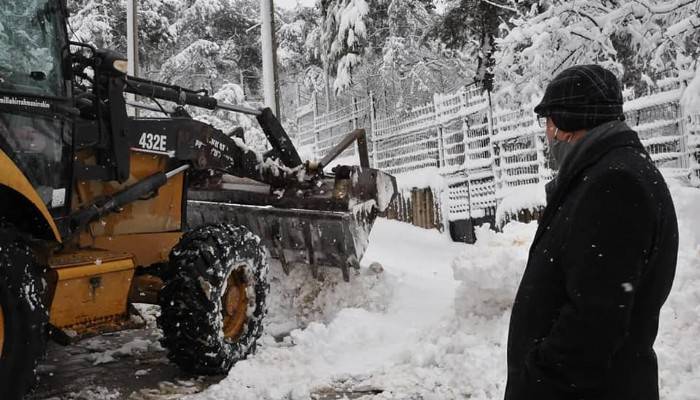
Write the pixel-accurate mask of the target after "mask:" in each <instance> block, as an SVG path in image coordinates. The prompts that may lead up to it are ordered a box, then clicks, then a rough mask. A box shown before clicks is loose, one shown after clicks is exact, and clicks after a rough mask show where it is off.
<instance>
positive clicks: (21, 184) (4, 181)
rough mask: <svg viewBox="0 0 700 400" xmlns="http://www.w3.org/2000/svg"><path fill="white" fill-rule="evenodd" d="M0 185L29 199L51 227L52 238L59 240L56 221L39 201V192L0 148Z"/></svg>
mask: <svg viewBox="0 0 700 400" xmlns="http://www.w3.org/2000/svg"><path fill="white" fill-rule="evenodd" d="M0 186H6V187H7V188H9V189H12V190H14V191H16V192H17V193H19V194H20V195H22V196H23V197H24V198H25V199H26V200H27V201H29V202H30V203H31V204H32V205H33V206H34V207H35V208H36V210H37V211H39V213H41V215H42V216H43V217H44V220H45V221H46V223H47V224H48V226H49V227H50V228H51V232H52V233H53V236H54V239H56V241H58V242H61V235H60V233H59V232H58V227H56V223H55V222H54V221H53V218H52V217H51V214H50V213H49V210H48V209H47V208H46V204H44V202H43V201H41V197H39V194H38V193H37V192H36V189H34V186H32V184H31V183H30V182H29V179H27V177H26V176H25V175H24V174H23V173H22V171H20V169H19V168H17V165H16V164H15V162H14V161H12V159H11V158H10V157H8V156H7V154H5V152H4V151H2V150H0Z"/></svg>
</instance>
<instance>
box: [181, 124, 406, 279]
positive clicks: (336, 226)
mask: <svg viewBox="0 0 700 400" xmlns="http://www.w3.org/2000/svg"><path fill="white" fill-rule="evenodd" d="M354 140H357V141H358V148H359V153H360V163H361V164H362V165H363V166H338V167H335V168H334V169H333V173H331V174H325V173H324V172H323V166H324V165H327V164H328V163H330V161H332V160H333V158H335V157H336V156H337V155H338V154H340V153H341V152H342V151H343V150H345V149H346V148H347V146H349V145H350V144H352V142H353V141H354ZM367 164H368V162H367V152H366V142H365V140H364V130H356V131H354V132H352V133H350V134H349V135H348V136H346V138H345V139H344V140H343V141H341V143H339V144H338V146H336V148H334V149H333V150H332V151H331V152H330V154H329V155H327V156H326V157H324V159H323V160H321V161H320V162H318V163H310V162H307V164H306V166H305V167H306V168H305V169H304V174H302V176H303V178H300V179H297V180H295V181H287V182H286V184H285V188H284V189H279V190H274V188H271V187H270V185H266V184H261V183H260V182H257V181H253V180H249V179H241V178H235V177H232V176H223V178H222V179H221V182H220V183H219V184H217V185H215V187H212V185H209V187H207V188H202V189H201V190H191V191H190V193H189V196H188V204H187V218H188V223H189V224H190V225H191V227H193V228H194V227H197V226H200V225H204V224H208V223H213V222H230V223H234V224H237V225H244V226H246V227H248V228H249V229H250V230H251V231H252V232H253V233H255V234H257V235H258V236H260V237H261V238H262V240H263V242H264V243H265V245H266V246H267V248H268V249H269V251H270V255H271V256H272V257H274V258H276V259H278V260H279V261H280V262H281V264H282V267H283V268H284V270H285V272H289V269H290V268H291V267H292V266H293V265H294V264H306V265H309V266H310V267H311V268H312V272H313V274H314V276H318V275H317V274H318V267H335V268H340V269H341V270H342V272H343V278H344V279H345V280H346V281H347V280H349V276H350V268H355V269H358V268H359V267H360V260H361V259H362V256H363V254H364V252H365V250H366V248H367V244H368V241H369V233H370V230H371V229H372V225H373V223H374V221H375V219H376V217H377V215H378V214H379V213H381V212H384V211H385V210H386V209H387V208H388V207H389V205H390V203H391V201H392V200H393V199H394V197H395V196H396V193H397V188H396V180H395V178H394V177H392V176H391V175H388V174H386V173H384V172H382V171H379V170H376V169H372V168H369V167H368V166H367Z"/></svg>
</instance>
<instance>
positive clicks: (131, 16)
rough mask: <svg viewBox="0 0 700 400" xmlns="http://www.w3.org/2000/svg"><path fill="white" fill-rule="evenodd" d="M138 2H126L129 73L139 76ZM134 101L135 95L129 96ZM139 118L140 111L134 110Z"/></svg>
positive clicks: (129, 0) (131, 0) (134, 0)
mask: <svg viewBox="0 0 700 400" xmlns="http://www.w3.org/2000/svg"><path fill="white" fill-rule="evenodd" d="M136 2H137V0H126V53H127V54H126V57H127V59H128V65H127V73H128V74H129V75H131V76H138V75H139V23H138V8H137V3H136ZM129 96H130V97H131V99H132V100H133V99H134V95H133V94H130V95H129ZM134 113H135V116H137V117H138V110H136V109H134Z"/></svg>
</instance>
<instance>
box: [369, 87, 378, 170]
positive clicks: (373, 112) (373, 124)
mask: <svg viewBox="0 0 700 400" xmlns="http://www.w3.org/2000/svg"><path fill="white" fill-rule="evenodd" d="M374 102H375V100H374V92H373V91H370V92H369V128H370V129H369V135H368V136H369V140H370V141H371V142H372V168H377V138H376V137H375V134H374V133H375V131H376V129H377V107H376V105H375V104H374Z"/></svg>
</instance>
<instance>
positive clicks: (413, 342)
mask: <svg viewBox="0 0 700 400" xmlns="http://www.w3.org/2000/svg"><path fill="white" fill-rule="evenodd" d="M397 237H401V239H402V240H401V241H397V240H396V238H397ZM371 243H372V244H371V245H370V247H369V248H368V249H367V253H366V255H365V258H364V260H363V266H364V267H363V270H362V271H361V272H360V275H359V276H352V277H351V282H350V283H344V282H341V279H342V278H341V277H340V275H338V276H336V275H335V274H332V272H334V271H332V270H331V271H326V272H327V273H328V274H327V277H326V280H325V281H324V282H323V283H321V284H319V283H316V282H315V281H314V280H313V278H312V277H311V275H310V272H309V271H308V270H306V269H305V268H298V269H295V270H294V271H292V272H291V274H290V276H289V277H283V276H282V275H281V274H282V272H281V271H279V270H278V269H277V267H274V266H273V268H272V276H273V282H272V285H271V287H272V290H273V293H272V294H271V295H270V297H269V298H270V299H271V301H273V304H271V306H270V318H269V319H268V323H269V324H270V325H269V327H270V328H274V327H275V324H278V323H283V322H284V321H285V319H286V320H291V322H292V326H293V325H295V324H300V325H304V323H305V322H308V320H309V319H310V317H311V316H313V315H315V316H316V317H315V318H318V322H310V323H308V325H307V326H306V327H305V328H304V329H295V330H292V331H291V333H290V334H289V335H288V336H285V337H278V338H277V339H274V338H273V337H271V336H266V337H265V338H264V340H263V341H262V342H263V343H262V346H261V347H260V348H259V349H258V351H257V353H256V354H255V356H254V357H251V358H249V359H248V360H245V361H242V362H239V363H237V364H236V365H235V366H234V368H233V369H232V370H231V371H230V373H229V376H228V377H227V378H225V379H224V380H223V381H222V382H221V383H220V384H218V385H214V386H212V387H210V388H209V389H208V390H207V391H206V392H204V393H202V394H200V395H197V396H194V397H193V399H200V400H203V399H211V400H214V399H228V398H235V399H238V400H247V399H256V400H257V399H304V400H306V399H309V398H310V396H311V393H323V392H324V390H331V393H332V390H335V389H333V388H337V387H338V385H339V382H342V383H343V384H345V385H349V386H354V383H355V382H358V381H360V380H363V379H366V378H367V377H368V374H370V373H371V372H372V371H375V370H377V369H380V368H382V367H384V366H387V365H388V366H391V365H394V364H396V365H401V364H404V361H405V360H406V357H407V356H408V355H409V354H410V353H411V351H412V349H415V348H418V347H420V341H421V340H423V336H422V335H423V332H424V331H425V330H426V329H429V328H433V327H434V326H437V325H438V324H439V323H440V321H441V320H443V319H446V318H449V317H450V316H451V314H452V311H451V305H452V301H453V293H454V287H455V284H454V282H453V280H452V279H451V277H450V271H449V268H446V267H447V266H448V265H449V262H450V261H451V260H452V259H453V258H454V257H455V256H456V255H457V254H458V252H459V250H461V249H462V248H463V247H464V246H463V245H461V244H455V243H451V242H450V241H449V240H448V239H447V238H445V237H444V236H443V235H440V234H439V233H437V231H428V230H424V229H420V228H416V227H412V226H410V225H407V224H403V223H399V222H395V221H386V220H379V221H377V223H376V224H375V228H374V230H373V232H372V235H371ZM422 246H425V247H424V248H422V249H421V251H416V250H417V249H419V248H421V247H422ZM375 260H381V262H382V264H383V266H384V268H385V269H384V272H383V273H382V272H380V271H381V270H382V268H381V267H379V266H378V265H377V264H375V263H374V261H375ZM368 265H369V267H367V266H368ZM389 271H391V272H389ZM322 272H324V271H322ZM372 280H374V281H378V282H376V283H371V284H370V282H371V281H372ZM276 285H278V287H277V288H275V286H276ZM326 292H328V293H326ZM307 295H310V299H311V301H308V302H304V301H303V299H304V297H306V296H307ZM278 296H282V300H281V301H279V300H274V299H275V297H278ZM303 304H309V306H308V307H306V306H304V305H303ZM348 305H354V307H348ZM380 309H382V310H383V309H385V311H380ZM309 310H310V313H309ZM278 326H279V325H278ZM268 332H269V331H268ZM329 388H331V389H329ZM328 398H332V397H328Z"/></svg>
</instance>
